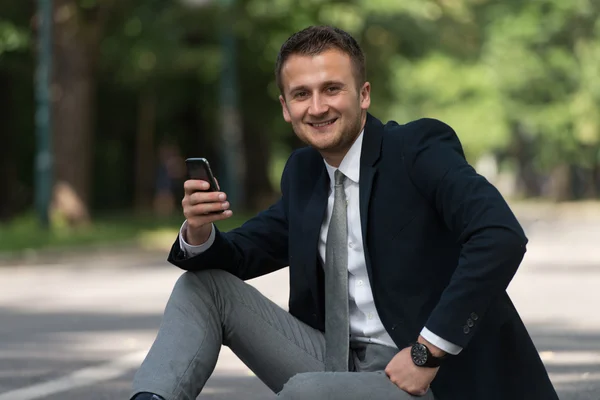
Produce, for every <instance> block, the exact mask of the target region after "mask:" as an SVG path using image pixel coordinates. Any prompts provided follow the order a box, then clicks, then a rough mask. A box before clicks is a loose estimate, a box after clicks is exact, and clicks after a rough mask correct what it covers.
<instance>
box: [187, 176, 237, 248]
mask: <svg viewBox="0 0 600 400" xmlns="http://www.w3.org/2000/svg"><path fill="white" fill-rule="evenodd" d="M183 188H184V191H185V196H184V197H183V200H182V201H181V204H182V205H183V215H184V216H185V218H186V219H187V229H186V232H185V235H186V237H185V238H184V239H185V241H186V242H187V243H188V244H190V245H191V246H198V245H201V244H202V243H204V242H206V241H207V240H208V238H209V237H210V232H211V230H212V226H211V224H212V223H213V222H215V221H220V220H223V219H227V218H229V217H231V216H232V215H233V212H232V211H231V210H230V209H229V202H228V201H227V195H226V194H225V193H223V192H206V191H205V190H208V189H209V188H210V185H209V184H208V182H206V181H202V180H188V181H185V183H184V184H183ZM221 211H223V212H221Z"/></svg>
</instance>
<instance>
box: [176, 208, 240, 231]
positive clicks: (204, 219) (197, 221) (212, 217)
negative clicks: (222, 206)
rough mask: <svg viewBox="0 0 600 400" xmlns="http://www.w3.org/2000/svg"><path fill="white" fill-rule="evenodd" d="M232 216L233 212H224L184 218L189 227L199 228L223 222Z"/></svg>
mask: <svg viewBox="0 0 600 400" xmlns="http://www.w3.org/2000/svg"><path fill="white" fill-rule="evenodd" d="M232 215H233V211H231V210H225V211H223V212H219V213H213V214H202V215H195V216H190V217H187V216H186V219H187V221H188V224H189V226H195V227H199V226H203V225H208V224H211V223H213V222H217V221H221V220H224V219H227V218H231V216H232Z"/></svg>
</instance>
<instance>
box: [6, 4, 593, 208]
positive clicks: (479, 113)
mask: <svg viewBox="0 0 600 400" xmlns="http://www.w3.org/2000/svg"><path fill="white" fill-rule="evenodd" d="M226 4H232V8H231V9H227V8H226V7H225V6H226ZM32 7H33V3H31V2H13V1H7V0H0V15H2V18H0V79H2V78H3V79H4V80H3V81H2V82H8V83H9V84H10V88H11V90H7V91H3V92H1V93H0V105H1V104H8V105H12V106H13V108H5V109H4V110H0V116H2V117H3V118H2V120H8V119H9V117H10V118H12V119H11V120H10V122H9V123H4V125H2V126H0V130H3V129H6V131H7V132H9V133H10V135H11V136H12V137H14V141H13V142H14V144H13V148H12V149H13V150H12V151H11V152H9V153H14V154H19V157H18V158H16V159H17V161H16V163H17V164H16V166H15V170H16V171H18V174H17V175H18V178H19V182H18V185H17V186H16V187H17V188H18V190H20V191H21V192H20V193H28V194H29V193H30V192H31V188H32V186H33V179H32V177H31V176H30V175H31V170H32V166H33V159H32V154H33V149H34V145H35V142H34V141H33V138H34V132H33V124H32V122H31V121H32V120H33V105H34V99H33V95H31V94H29V95H26V94H27V93H30V92H32V90H30V88H31V83H30V82H26V80H28V79H32V78H33V70H34V61H35V32H34V29H35V16H34V10H33V9H32ZM78 7H79V9H80V12H81V13H82V15H84V16H85V18H82V22H81V23H82V24H88V25H90V26H92V25H93V24H94V23H95V22H97V21H98V18H99V17H100V16H103V18H104V20H103V21H104V22H103V25H102V26H101V30H100V32H101V40H100V48H99V52H98V54H96V59H97V65H96V69H95V71H96V79H97V82H96V87H97V95H98V107H97V110H95V113H94V115H96V121H97V132H98V134H97V137H96V145H95V165H94V171H95V172H94V174H95V181H94V184H95V190H94V193H95V195H94V202H93V205H94V206H95V208H96V209H104V210H110V209H127V208H129V207H130V206H131V203H132V197H133V190H132V187H133V182H132V180H133V177H134V171H133V170H134V161H133V160H134V157H133V154H134V153H135V146H136V136H135V135H136V130H137V129H138V114H137V112H138V109H139V102H140V98H143V97H144V96H155V97H156V99H157V110H156V116H155V118H156V124H155V125H156V136H157V137H156V145H157V144H158V143H160V142H162V141H163V140H165V139H168V140H170V141H172V142H175V143H177V144H179V145H180V147H181V148H182V149H183V152H184V153H185V154H189V153H196V154H197V153H198V152H202V153H203V154H208V155H209V156H210V157H211V160H212V157H213V153H214V154H216V153H217V152H216V151H215V149H216V148H217V146H218V143H220V142H219V141H220V138H219V135H218V132H219V131H220V130H219V126H220V123H221V121H220V120H219V112H218V111H219V109H218V107H219V105H218V96H219V78H220V74H221V71H222V70H223V68H224V67H225V65H224V62H225V58H224V53H223V47H222V38H221V33H222V31H223V29H224V28H225V27H232V29H233V32H234V34H235V37H236V48H237V54H236V60H235V61H236V64H237V70H238V77H237V78H238V82H239V98H240V104H241V113H242V116H241V117H242V120H243V126H244V129H245V130H247V131H249V132H261V133H262V132H266V133H267V135H268V139H269V141H270V143H269V148H270V150H269V151H270V154H265V157H270V158H271V159H272V163H273V165H272V166H271V169H270V171H272V172H271V175H272V176H271V179H272V180H273V181H278V176H277V171H279V170H280V169H281V163H282V159H284V158H285V157H286V155H287V154H288V153H289V151H290V149H291V148H292V147H294V146H296V145H298V143H297V142H295V141H294V135H293V133H292V132H291V129H290V127H289V126H288V125H287V124H286V123H285V122H284V121H283V119H282V117H281V110H280V106H279V103H278V101H277V97H278V95H279V92H278V88H277V87H276V85H275V79H274V74H273V68H274V63H275V58H276V56H277V52H278V50H279V48H280V46H281V44H282V43H283V42H284V41H285V40H286V39H287V38H288V37H289V36H290V35H291V34H292V33H294V32H295V31H297V30H299V29H302V28H304V27H306V26H308V25H316V24H331V25H336V26H339V27H341V28H342V29H345V30H347V31H349V32H350V33H352V34H353V35H354V36H355V37H356V38H357V40H358V41H359V42H360V44H361V46H362V47H363V49H364V51H365V53H366V55H367V70H368V76H369V80H370V82H371V83H372V86H373V89H372V98H373V101H372V108H371V112H372V113H373V114H375V115H376V116H378V117H379V118H381V119H384V120H387V119H393V120H396V121H398V122H400V123H404V122H408V121H410V120H413V119H416V118H420V117H434V118H439V119H441V120H443V121H445V122H446V123H448V124H450V125H451V126H452V127H454V128H455V130H456V131H457V132H458V134H459V136H460V138H461V140H462V142H463V145H464V148H465V150H466V152H467V155H468V157H469V159H470V161H472V162H475V161H477V159H479V158H480V157H481V156H483V155H485V154H489V153H493V154H501V155H503V156H504V157H505V158H506V159H505V162H506V164H510V165H518V164H519V163H521V164H522V163H523V161H526V162H527V163H530V164H532V168H533V169H534V170H535V171H536V173H538V174H541V175H543V176H546V175H548V174H549V173H550V172H551V171H552V170H553V169H554V168H555V167H557V166H559V165H563V164H568V165H571V166H574V167H577V168H580V169H587V170H592V169H593V168H598V165H599V164H600V79H599V77H600V67H599V66H600V18H598V15H600V2H599V1H597V0H568V1H566V0H535V1H523V0H502V1H501V0H405V1H396V0H329V1H327V0H303V1H300V0H236V1H234V2H227V3H225V2H221V1H212V2H206V3H205V4H204V5H203V6H202V7H197V8H194V7H189V6H186V5H185V4H184V2H181V1H175V2H170V1H167V2H165V1H162V0H118V1H115V0H78ZM1 96H5V97H1ZM6 96H8V97H6ZM27 104H29V106H27ZM9 110H15V111H9ZM2 112H4V113H2ZM17 133H18V134H17ZM520 140H521V141H525V142H526V143H528V144H529V146H531V148H530V149H528V151H527V152H524V153H523V152H521V153H523V154H526V155H525V156H521V157H522V158H523V157H525V160H523V159H521V160H519V162H516V158H518V157H519V156H518V155H517V153H519V151H518V149H516V148H517V147H518V143H520V142H519V141H520ZM211 151H212V152H213V153H211ZM517 171H518V170H517ZM14 190H17V189H14ZM28 198H31V196H28Z"/></svg>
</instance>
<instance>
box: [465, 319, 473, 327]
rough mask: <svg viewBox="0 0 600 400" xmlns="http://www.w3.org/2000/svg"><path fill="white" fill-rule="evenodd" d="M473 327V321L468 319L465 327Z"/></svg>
mask: <svg viewBox="0 0 600 400" xmlns="http://www.w3.org/2000/svg"><path fill="white" fill-rule="evenodd" d="M473 325H475V324H474V323H473V320H472V319H471V318H469V319H468V320H467V326H468V327H469V328H472V327H473Z"/></svg>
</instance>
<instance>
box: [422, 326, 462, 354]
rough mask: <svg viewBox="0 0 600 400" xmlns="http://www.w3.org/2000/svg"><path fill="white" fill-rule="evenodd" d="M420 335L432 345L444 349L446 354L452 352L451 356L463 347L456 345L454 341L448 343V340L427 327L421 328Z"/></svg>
mask: <svg viewBox="0 0 600 400" xmlns="http://www.w3.org/2000/svg"><path fill="white" fill-rule="evenodd" d="M421 336H423V337H424V338H425V340H427V341H428V342H429V343H431V344H432V345H434V346H436V347H438V348H440V349H442V350H444V351H445V352H446V353H448V354H452V355H453V356H455V355H457V354H458V353H460V352H461V351H462V349H463V348H462V347H460V346H457V345H455V344H454V343H450V342H449V341H447V340H445V339H442V338H441V337H439V336H438V335H436V334H435V333H433V332H431V331H430V330H429V329H427V328H423V330H422V331H421Z"/></svg>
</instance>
